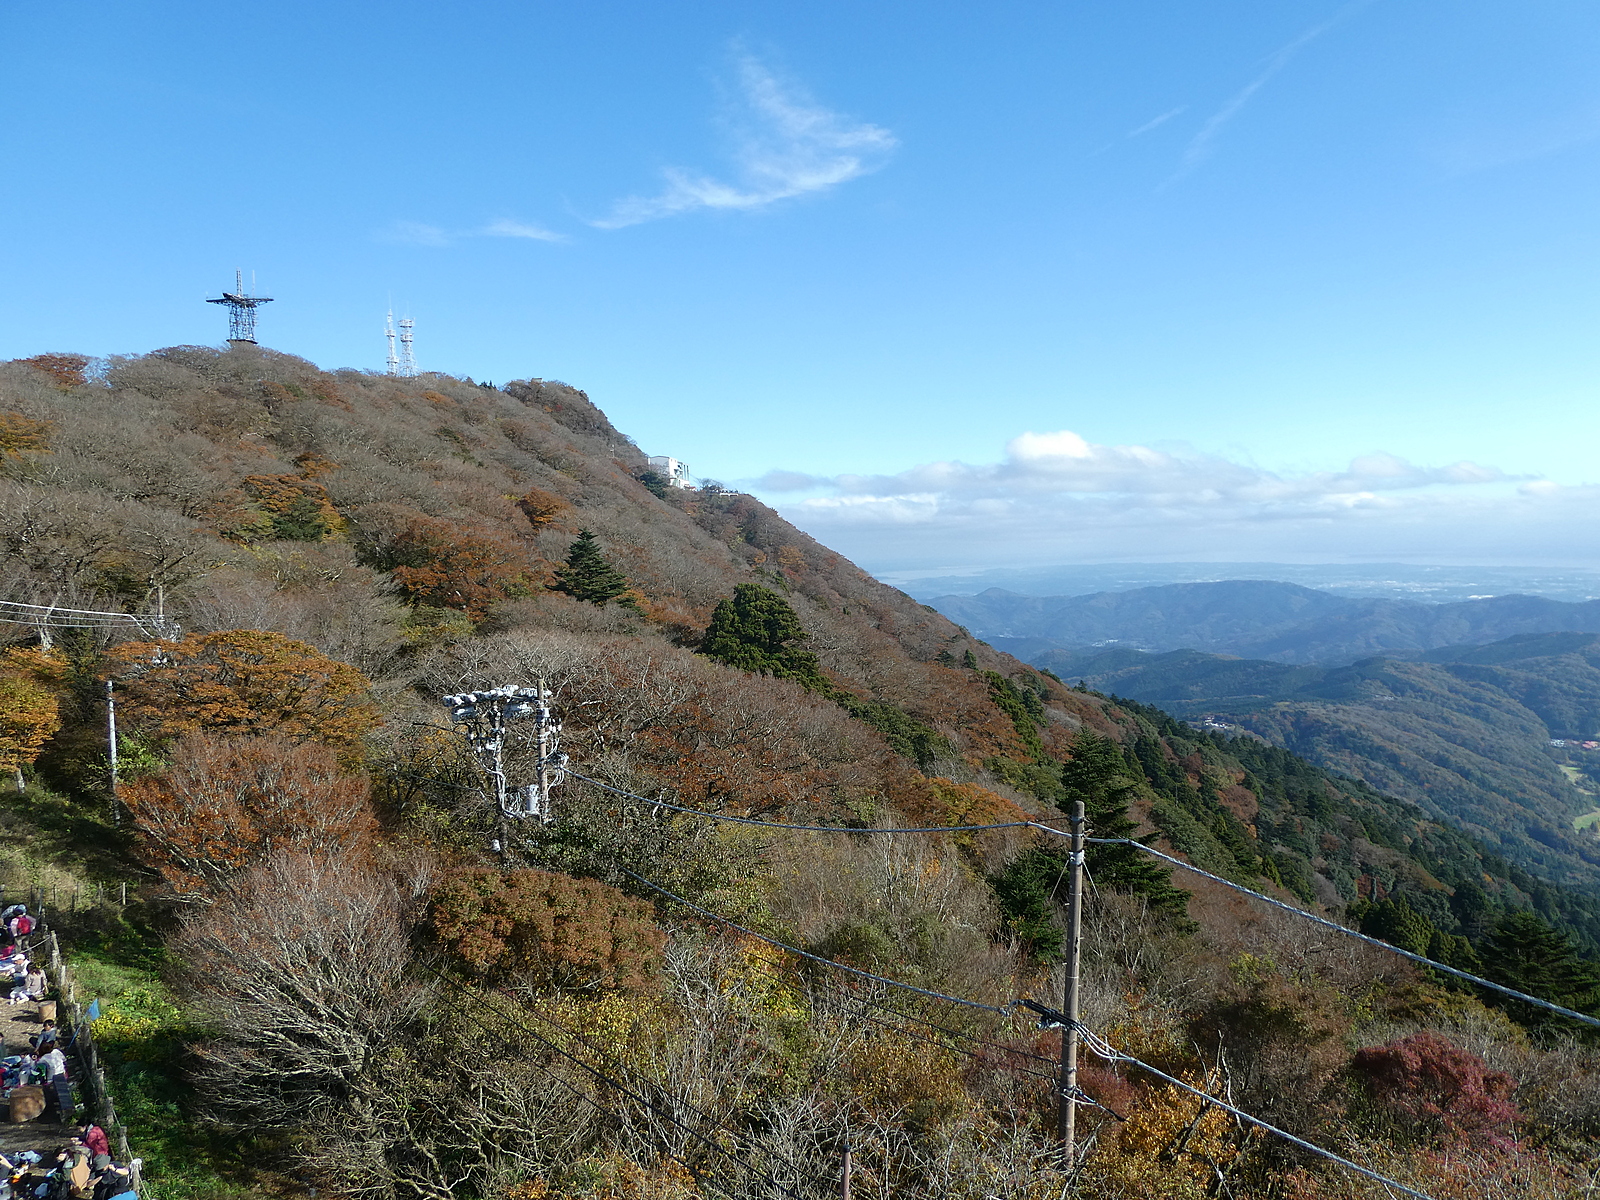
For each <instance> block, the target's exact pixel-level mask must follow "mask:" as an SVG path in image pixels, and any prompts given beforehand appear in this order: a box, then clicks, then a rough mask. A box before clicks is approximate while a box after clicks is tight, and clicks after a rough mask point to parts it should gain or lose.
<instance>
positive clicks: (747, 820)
mask: <svg viewBox="0 0 1600 1200" xmlns="http://www.w3.org/2000/svg"><path fill="white" fill-rule="evenodd" d="M565 773H566V774H567V775H570V776H572V777H573V778H575V779H581V780H583V781H584V782H585V783H589V784H592V785H594V786H595V787H598V788H601V789H602V790H604V791H607V792H612V793H614V794H616V795H619V796H625V797H627V798H629V799H632V800H638V801H640V802H641V803H644V804H649V805H653V806H655V807H657V808H665V809H669V810H671V811H672V812H680V813H688V814H691V815H693V816H697V817H705V818H706V819H708V820H712V821H723V822H728V823H731V824H736V825H757V826H761V827H764V828H767V829H788V830H795V831H798V832H802V833H848V834H886V833H970V832H977V831H982V830H991V829H1023V828H1026V829H1037V830H1039V831H1040V832H1041V833H1048V834H1051V835H1053V836H1055V837H1070V836H1071V831H1070V830H1066V829H1058V828H1056V827H1055V826H1052V825H1046V824H1044V823H1043V822H1040V821H1004V822H996V823H994V824H989V825H921V826H911V827H906V828H897V829H878V828H857V827H855V826H850V825H795V824H786V823H784V822H779V821H763V820H759V819H757V818H755V817H733V816H728V815H727V814H725V813H712V812H706V811H705V810H704V809H699V808H688V807H686V806H684V805H681V804H669V803H668V802H666V801H665V800H656V799H652V798H651V797H649V796H641V795H639V794H638V793H637V792H629V791H626V790H625V789H623V788H618V787H613V786H612V785H610V784H608V783H602V782H600V781H599V780H597V779H591V778H589V777H588V776H587V775H581V774H579V773H578V772H576V771H574V770H572V769H571V768H570V767H568V768H566V769H565ZM1084 841H1085V842H1086V843H1088V844H1090V845H1098V846H1132V847H1134V848H1135V849H1137V850H1142V851H1143V852H1144V853H1146V854H1149V855H1152V856H1154V857H1156V858H1159V859H1161V860H1163V861H1164V862H1167V863H1170V864H1172V865H1173V866H1175V867H1178V868H1180V869H1182V870H1185V871H1188V872H1191V873H1192V874H1195V875H1199V876H1202V877H1203V878H1206V879H1209V880H1211V881H1212V882H1214V883H1220V884H1222V885H1223V886H1224V887H1228V888H1232V889H1233V890H1234V891H1236V892H1242V893H1243V894H1245V895H1247V896H1252V897H1254V898H1255V899H1257V900H1260V901H1262V902H1263V903H1265V904H1270V905H1272V906H1273V907H1275V908H1279V909H1282V910H1283V911H1284V912H1287V913H1291V914H1293V915H1294V916H1297V917H1300V918H1301V919H1303V920H1307V921H1311V922H1313V923H1315V924H1317V925H1321V926H1323V927H1324V928H1326V929H1331V930H1333V931H1334V932H1336V933H1341V934H1343V935H1344V936H1345V937H1349V938H1354V939H1355V940H1357V941H1360V942H1365V943H1366V944H1367V945H1369V946H1372V947H1374V948H1376V949H1379V950H1383V951H1386V952H1387V953H1390V954H1394V955H1397V956H1399V957H1400V958H1404V959H1408V960H1409V961H1411V962H1414V963H1417V964H1418V965H1420V966H1424V967H1427V968H1429V969H1430V970H1435V971H1441V972H1443V973H1444V974H1446V975H1451V976H1454V977H1455V978H1457V979H1462V980H1465V981H1466V982H1468V983H1471V984H1474V985H1475V986H1477V987H1481V988H1487V989H1488V990H1489V991H1492V992H1496V993H1498V994H1500V995H1502V996H1507V997H1509V998H1511V999H1513V1000H1519V1001H1521V1002H1522V1003H1524V1004H1531V1005H1534V1006H1535V1007H1537V1008H1542V1009H1545V1010H1546V1011H1548V1012H1553V1013H1556V1014H1557V1015H1559V1016H1562V1017H1565V1018H1567V1019H1568V1020H1572V1021H1578V1022H1581V1023H1582V1024H1585V1025H1590V1026H1593V1027H1595V1028H1600V1018H1597V1017H1594V1016H1590V1015H1588V1014H1585V1013H1581V1012H1577V1011H1575V1010H1573V1009H1570V1008H1565V1007H1563V1006H1562V1005H1559V1004H1555V1003H1553V1002H1551V1001H1549V1000H1542V999H1540V998H1539V997H1537V996H1531V995H1529V994H1528V993H1527V992H1521V991H1518V990H1517V989H1516V988H1510V987H1506V986H1505V985H1504V984H1499V983H1495V982H1494V981H1493V980H1489V979H1485V978H1483V976H1481V975H1474V974H1472V973H1471V972H1470V971H1463V970H1461V969H1460V968H1458V967H1452V966H1449V965H1448V964H1446V963H1442V962H1437V961H1435V960H1434V959H1431V958H1428V957H1426V956H1425V955H1421V954H1414V953H1412V952H1411V951H1409V950H1404V949H1402V948H1401V947H1399V946H1395V945H1391V944H1390V943H1388V942H1385V941H1383V940H1382V939H1381V938H1375V937H1370V936H1369V935H1367V934H1364V933H1361V932H1360V931H1358V930H1355V929H1350V928H1348V927H1347V926H1344V925H1340V924H1339V923H1338V922H1337V921H1330V920H1328V919H1327V918H1326V917H1319V916H1317V915H1316V914H1315V913H1311V912H1307V911H1306V910H1305V909H1303V908H1296V907H1295V906H1294V905H1292V904H1286V903H1284V902H1283V901H1282V900H1278V899H1275V898H1274V897H1272V896H1268V895H1266V894H1264V893H1262V892H1258V891H1255V890H1254V889H1253V888H1247V887H1244V886H1243V885H1241V884H1237V883H1234V882H1233V881H1232V880H1230V879H1225V878H1223V877H1222V876H1221V875H1215V874H1213V873H1212V872H1210V871H1206V870H1202V869H1201V868H1199V867H1197V866H1195V865H1194V864H1192V863H1186V862H1184V861H1183V860H1182V859H1180V858H1174V857H1172V856H1171V855H1170V854H1163V853H1162V852H1161V851H1159V850H1156V849H1153V848H1152V847H1150V846H1146V845H1145V844H1144V843H1143V842H1140V841H1137V840H1135V839H1133V838H1096V837H1086V838H1084ZM641 882H645V883H648V881H647V880H641ZM651 886H654V885H651ZM712 915H713V919H717V920H721V919H722V918H717V917H715V916H714V914H712ZM747 932H751V931H747ZM752 936H754V937H760V936H761V935H760V934H755V933H753V932H752ZM763 940H767V939H763ZM796 953H800V954H803V953H804V951H796ZM823 961H828V960H823ZM835 965H838V964H835ZM845 969H849V968H845Z"/></svg>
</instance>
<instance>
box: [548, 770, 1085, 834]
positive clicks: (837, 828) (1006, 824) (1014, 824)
mask: <svg viewBox="0 0 1600 1200" xmlns="http://www.w3.org/2000/svg"><path fill="white" fill-rule="evenodd" d="M564 773H565V774H566V775H569V776H571V777H572V778H573V779H581V780H583V782H585V783H589V784H593V785H594V786H595V787H597V788H600V789H601V790H602V791H607V792H611V793H613V794H614V795H618V796H626V797H627V798H628V799H630V800H638V801H640V802H642V803H644V804H649V805H652V806H654V807H656V808H666V809H670V810H671V811H673V812H680V813H689V814H691V815H693V816H696V817H705V818H706V819H707V820H711V821H724V822H727V823H728V824H731V825H759V826H761V827H763V828H765V829H792V830H797V831H799V832H801V833H854V834H863V833H865V834H877V833H974V832H977V831H980V830H985V829H1024V828H1028V827H1034V828H1040V829H1049V828H1050V827H1049V826H1047V825H1040V824H1039V823H1038V822H1037V821H997V822H995V823H994V824H992V825H918V826H914V827H912V828H909V829H878V828H875V827H865V826H863V827H859V828H858V827H857V826H854V825H786V824H784V823H783V822H781V821H762V820H758V819H756V818H755V817H730V816H728V815H727V814H725V813H713V812H706V810H705V809H703V808H686V807H684V806H683V805H681V804H668V803H667V802H666V801H665V800H653V799H651V798H650V797H649V796H641V795H639V794H638V793H637V792H630V791H626V790H624V789H622V788H618V787H612V786H611V785H610V784H609V783H601V782H600V781H599V780H598V779H590V778H589V777H588V776H587V775H580V774H578V772H576V771H574V770H573V769H572V768H571V767H567V768H565V769H564ZM1051 832H1052V833H1057V832H1060V831H1059V830H1051Z"/></svg>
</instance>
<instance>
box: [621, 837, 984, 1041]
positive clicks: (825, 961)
mask: <svg viewBox="0 0 1600 1200" xmlns="http://www.w3.org/2000/svg"><path fill="white" fill-rule="evenodd" d="M852 832H854V831H852ZM617 870H619V871H621V872H622V873H623V874H624V875H626V876H627V877H628V878H629V879H632V880H635V881H637V882H639V883H642V884H644V886H645V887H647V888H650V889H651V890H652V891H656V892H660V893H661V894H662V895H663V896H665V897H667V899H669V900H673V901H676V902H677V903H679V904H681V905H683V906H684V907H685V908H687V909H691V910H692V911H694V912H697V913H699V914H700V915H701V916H702V917H705V918H706V919H707V920H709V921H716V922H717V923H718V924H720V925H726V926H727V927H728V928H729V929H737V930H738V931H739V932H740V933H743V934H748V935H749V936H750V937H753V938H755V939H756V940H757V941H760V942H765V943H767V945H769V946H775V947H777V948H778V949H779V950H787V951H788V952H789V953H790V954H798V955H799V956H800V957H801V958H805V959H810V960H811V961H812V962H814V963H820V964H822V965H823V966H825V967H832V968H833V969H834V970H836V971H847V972H849V973H850V974H851V975H859V976H860V977H861V978H863V979H871V980H874V981H876V982H878V983H885V984H888V985H889V986H890V987H895V988H900V989H901V990H903V991H907V992H915V993H916V994H917V995H919V996H929V997H931V998H932V999H934V1000H943V1001H945V1002H946V1003H949V1004H960V1005H964V1006H966V1007H967V1008H977V1009H981V1010H982V1011H984V1012H992V1013H1002V1014H1003V1013H1006V1012H1009V1011H1010V1010H1011V1008H1012V1005H1009V1004H1008V1005H1006V1006H1004V1007H1001V1006H999V1005H994V1004H982V1003H980V1002H979V1001H977V1000H966V999H963V998H962V997H960V996H947V995H945V994H944V993H943V992H935V991H931V990H930V989H928V988H920V987H917V986H915V985H914V984H910V983H901V982H900V981H899V980H898V979H890V978H889V977H888V976H886V975H874V974H873V973H872V972H871V971H863V970H861V968H859V967H847V966H845V965H844V963H841V962H834V961H833V959H831V958H823V957H822V955H820V954H812V953H811V952H810V951H809V950H802V949H800V947H798V946H791V945H789V943H788V942H780V941H778V940H777V939H776V938H769V937H768V936H767V935H766V934H764V933H757V932H756V931H755V930H754V929H751V928H749V927H748V926H745V925H740V924H739V923H738V922H737V921H730V920H729V919H728V918H727V917H723V916H718V915H717V914H716V913H714V912H711V911H710V910H709V909H704V908H701V907H700V906H699V905H698V904H695V903H694V902H693V901H691V900H685V899H684V898H683V897H682V896H680V895H678V894H677V893H676V892H669V891H668V890H667V889H666V888H664V887H662V886H661V885H660V884H658V883H651V882H650V881H649V880H648V879H646V878H645V877H644V876H643V875H635V874H634V873H633V872H632V871H630V870H628V868H626V867H618V868H617Z"/></svg>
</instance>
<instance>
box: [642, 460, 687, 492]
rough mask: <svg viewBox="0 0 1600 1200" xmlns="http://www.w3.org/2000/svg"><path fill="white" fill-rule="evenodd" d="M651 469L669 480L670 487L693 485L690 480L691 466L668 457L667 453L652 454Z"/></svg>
mask: <svg viewBox="0 0 1600 1200" xmlns="http://www.w3.org/2000/svg"><path fill="white" fill-rule="evenodd" d="M650 469H651V470H652V471H654V472H655V473H656V474H657V475H659V476H661V478H663V479H665V480H666V481H667V486H668V487H681V488H686V487H692V486H694V485H693V484H691V483H690V482H689V468H688V467H686V466H684V465H683V464H682V463H681V462H679V461H678V460H677V459H675V458H668V457H667V456H666V455H665V454H652V455H651V456H650Z"/></svg>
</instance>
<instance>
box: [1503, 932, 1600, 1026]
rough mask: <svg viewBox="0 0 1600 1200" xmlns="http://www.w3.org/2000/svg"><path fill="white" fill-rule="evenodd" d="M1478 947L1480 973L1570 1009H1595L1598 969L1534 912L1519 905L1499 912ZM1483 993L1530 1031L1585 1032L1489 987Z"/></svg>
mask: <svg viewBox="0 0 1600 1200" xmlns="http://www.w3.org/2000/svg"><path fill="white" fill-rule="evenodd" d="M1478 953H1479V957H1480V958H1482V960H1483V973H1484V976H1485V977H1486V978H1488V979H1492V980H1494V981H1495V982H1496V983H1501V984H1504V985H1505V986H1506V987H1510V988H1516V989H1517V991H1519V992H1526V993H1527V994H1528V995H1530V996H1537V997H1539V999H1541V1000H1548V1001H1550V1002H1551V1003H1552V1004H1559V1005H1560V1006H1561V1007H1562V1008H1570V1009H1572V1010H1573V1011H1574V1012H1581V1013H1596V1014H1600V970H1597V969H1596V968H1595V966H1594V964H1593V963H1589V962H1585V961H1584V960H1583V958H1582V957H1580V956H1579V954H1578V950H1577V947H1575V946H1574V945H1573V944H1572V942H1571V941H1569V940H1568V939H1567V937H1566V935H1565V934H1562V933H1558V932H1557V931H1556V930H1554V929H1552V928H1550V926H1549V925H1547V924H1545V923H1544V921H1542V920H1541V919H1540V918H1539V917H1538V916H1537V915H1536V914H1534V913H1531V912H1527V911H1522V912H1514V913H1509V914H1508V915H1506V916H1505V917H1503V918H1501V920H1500V922H1499V924H1497V925H1496V926H1495V929H1494V932H1493V933H1492V934H1490V935H1489V939H1488V940H1487V941H1486V942H1484V944H1483V945H1482V946H1480V947H1479V948H1478ZM1484 999H1485V1000H1486V1001H1487V1002H1488V1003H1490V1004H1497V1005H1499V1006H1500V1007H1502V1008H1504V1009H1505V1010H1506V1012H1507V1013H1508V1014H1510V1016H1511V1017H1512V1018H1513V1019H1514V1020H1515V1021H1516V1022H1517V1023H1518V1024H1520V1025H1524V1026H1526V1027H1527V1028H1528V1029H1531V1030H1533V1031H1534V1032H1535V1033H1544V1034H1553V1033H1557V1032H1562V1033H1566V1032H1577V1031H1580V1030H1581V1031H1583V1032H1585V1033H1588V1032H1590V1031H1589V1030H1588V1028H1587V1027H1583V1026H1578V1025H1576V1024H1575V1023H1574V1022H1572V1021H1567V1020H1563V1019H1562V1018H1561V1017H1558V1016H1556V1015H1555V1014H1554V1013H1551V1012H1549V1011H1547V1010H1545V1009H1542V1008H1535V1007H1534V1006H1533V1005H1531V1004H1524V1003H1522V1002H1521V1001H1519V1000H1511V999H1506V998H1503V997H1499V996H1496V995H1494V994H1493V993H1490V994H1489V995H1486V996H1485V997H1484Z"/></svg>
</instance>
